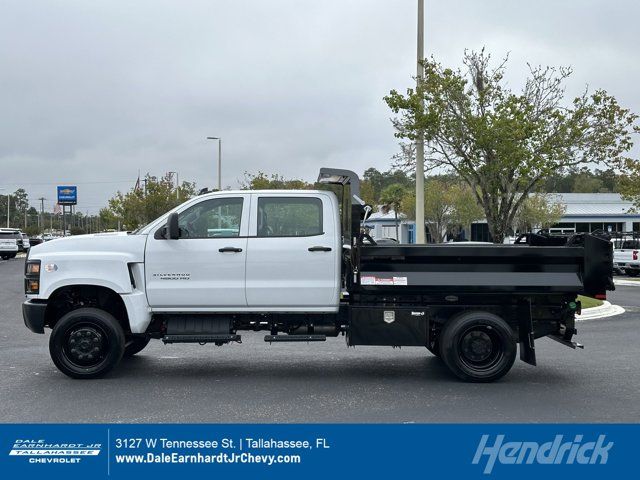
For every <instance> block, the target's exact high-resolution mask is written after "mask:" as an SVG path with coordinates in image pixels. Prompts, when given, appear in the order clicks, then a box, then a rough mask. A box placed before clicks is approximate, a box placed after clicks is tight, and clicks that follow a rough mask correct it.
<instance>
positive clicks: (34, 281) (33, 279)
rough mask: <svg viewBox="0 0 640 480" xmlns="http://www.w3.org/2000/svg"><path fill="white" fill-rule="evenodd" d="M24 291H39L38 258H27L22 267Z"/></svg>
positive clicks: (31, 292) (27, 292)
mask: <svg viewBox="0 0 640 480" xmlns="http://www.w3.org/2000/svg"><path fill="white" fill-rule="evenodd" d="M24 276H25V279H24V293H26V294H28V295H35V294H38V293H40V260H27V261H26V262H25V267H24Z"/></svg>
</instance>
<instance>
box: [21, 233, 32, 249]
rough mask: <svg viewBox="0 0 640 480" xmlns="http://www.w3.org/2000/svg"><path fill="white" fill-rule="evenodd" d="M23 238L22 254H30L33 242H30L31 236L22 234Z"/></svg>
mask: <svg viewBox="0 0 640 480" xmlns="http://www.w3.org/2000/svg"><path fill="white" fill-rule="evenodd" d="M20 236H21V237H22V249H21V251H22V252H28V251H29V249H30V248H31V242H30V241H29V236H28V235H27V234H26V233H20Z"/></svg>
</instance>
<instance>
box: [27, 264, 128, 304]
mask: <svg viewBox="0 0 640 480" xmlns="http://www.w3.org/2000/svg"><path fill="white" fill-rule="evenodd" d="M40 261H41V265H42V267H41V270H40V272H41V273H40V293H39V294H38V296H37V297H36V298H38V299H43V300H46V299H48V298H49V297H50V296H51V294H52V293H53V292H55V291H56V290H58V289H59V288H61V287H66V286H69V285H96V286H100V287H106V288H109V289H110V290H113V291H114V292H116V293H118V294H128V293H132V291H133V286H132V284H131V277H130V275H129V265H128V264H129V263H130V262H131V261H133V258H129V256H128V255H121V254H120V255H118V254H105V253H101V254H100V255H89V254H86V255H85V254H82V253H78V254H73V255H70V254H68V253H60V254H55V253H54V254H49V255H43V256H42V258H40Z"/></svg>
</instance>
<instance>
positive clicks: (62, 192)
mask: <svg viewBox="0 0 640 480" xmlns="http://www.w3.org/2000/svg"><path fill="white" fill-rule="evenodd" d="M77 203H78V187H76V186H75V185H74V186H68V185H62V186H61V185H59V186H58V204H59V205H75V204H77Z"/></svg>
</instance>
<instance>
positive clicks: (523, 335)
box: [518, 300, 536, 366]
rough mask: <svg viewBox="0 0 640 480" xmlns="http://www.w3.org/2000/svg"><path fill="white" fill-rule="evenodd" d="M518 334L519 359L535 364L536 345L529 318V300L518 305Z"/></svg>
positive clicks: (531, 322)
mask: <svg viewBox="0 0 640 480" xmlns="http://www.w3.org/2000/svg"><path fill="white" fill-rule="evenodd" d="M518 313H519V315H518V336H519V343H520V360H522V361H523V362H525V363H528V364H529V365H534V366H535V365H536V347H535V344H534V337H533V319H532V318H531V300H528V301H527V302H523V303H521V304H520V306H519V312H518Z"/></svg>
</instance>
